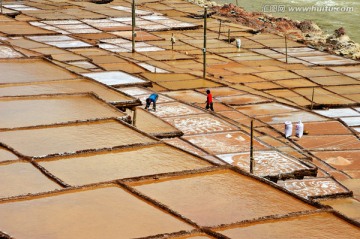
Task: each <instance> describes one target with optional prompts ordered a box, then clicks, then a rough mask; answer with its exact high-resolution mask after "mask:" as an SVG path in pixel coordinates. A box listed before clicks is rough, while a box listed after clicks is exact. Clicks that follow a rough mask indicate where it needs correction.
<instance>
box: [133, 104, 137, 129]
mask: <svg viewBox="0 0 360 239" xmlns="http://www.w3.org/2000/svg"><path fill="white" fill-rule="evenodd" d="M132 123H133V126H134V127H136V107H134V113H133V122H132Z"/></svg>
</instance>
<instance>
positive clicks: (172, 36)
mask: <svg viewBox="0 0 360 239" xmlns="http://www.w3.org/2000/svg"><path fill="white" fill-rule="evenodd" d="M170 41H171V50H172V51H173V50H174V43H175V37H174V33H172V34H171V39H170Z"/></svg>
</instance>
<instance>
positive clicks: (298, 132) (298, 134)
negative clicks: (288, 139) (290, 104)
mask: <svg viewBox="0 0 360 239" xmlns="http://www.w3.org/2000/svg"><path fill="white" fill-rule="evenodd" d="M303 134H304V124H303V123H302V122H301V121H299V123H297V124H296V127H295V135H296V137H298V138H301V137H302V136H303Z"/></svg>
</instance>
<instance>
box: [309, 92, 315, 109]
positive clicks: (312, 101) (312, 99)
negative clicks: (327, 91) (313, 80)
mask: <svg viewBox="0 0 360 239" xmlns="http://www.w3.org/2000/svg"><path fill="white" fill-rule="evenodd" d="M314 95H315V87H313V91H312V96H311V106H310V109H311V110H312V109H313V106H314Z"/></svg>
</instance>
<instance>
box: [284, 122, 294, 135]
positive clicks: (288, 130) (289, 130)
mask: <svg viewBox="0 0 360 239" xmlns="http://www.w3.org/2000/svg"><path fill="white" fill-rule="evenodd" d="M292 130H293V126H292V123H291V121H286V122H285V138H289V137H290V136H291V135H292Z"/></svg>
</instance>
